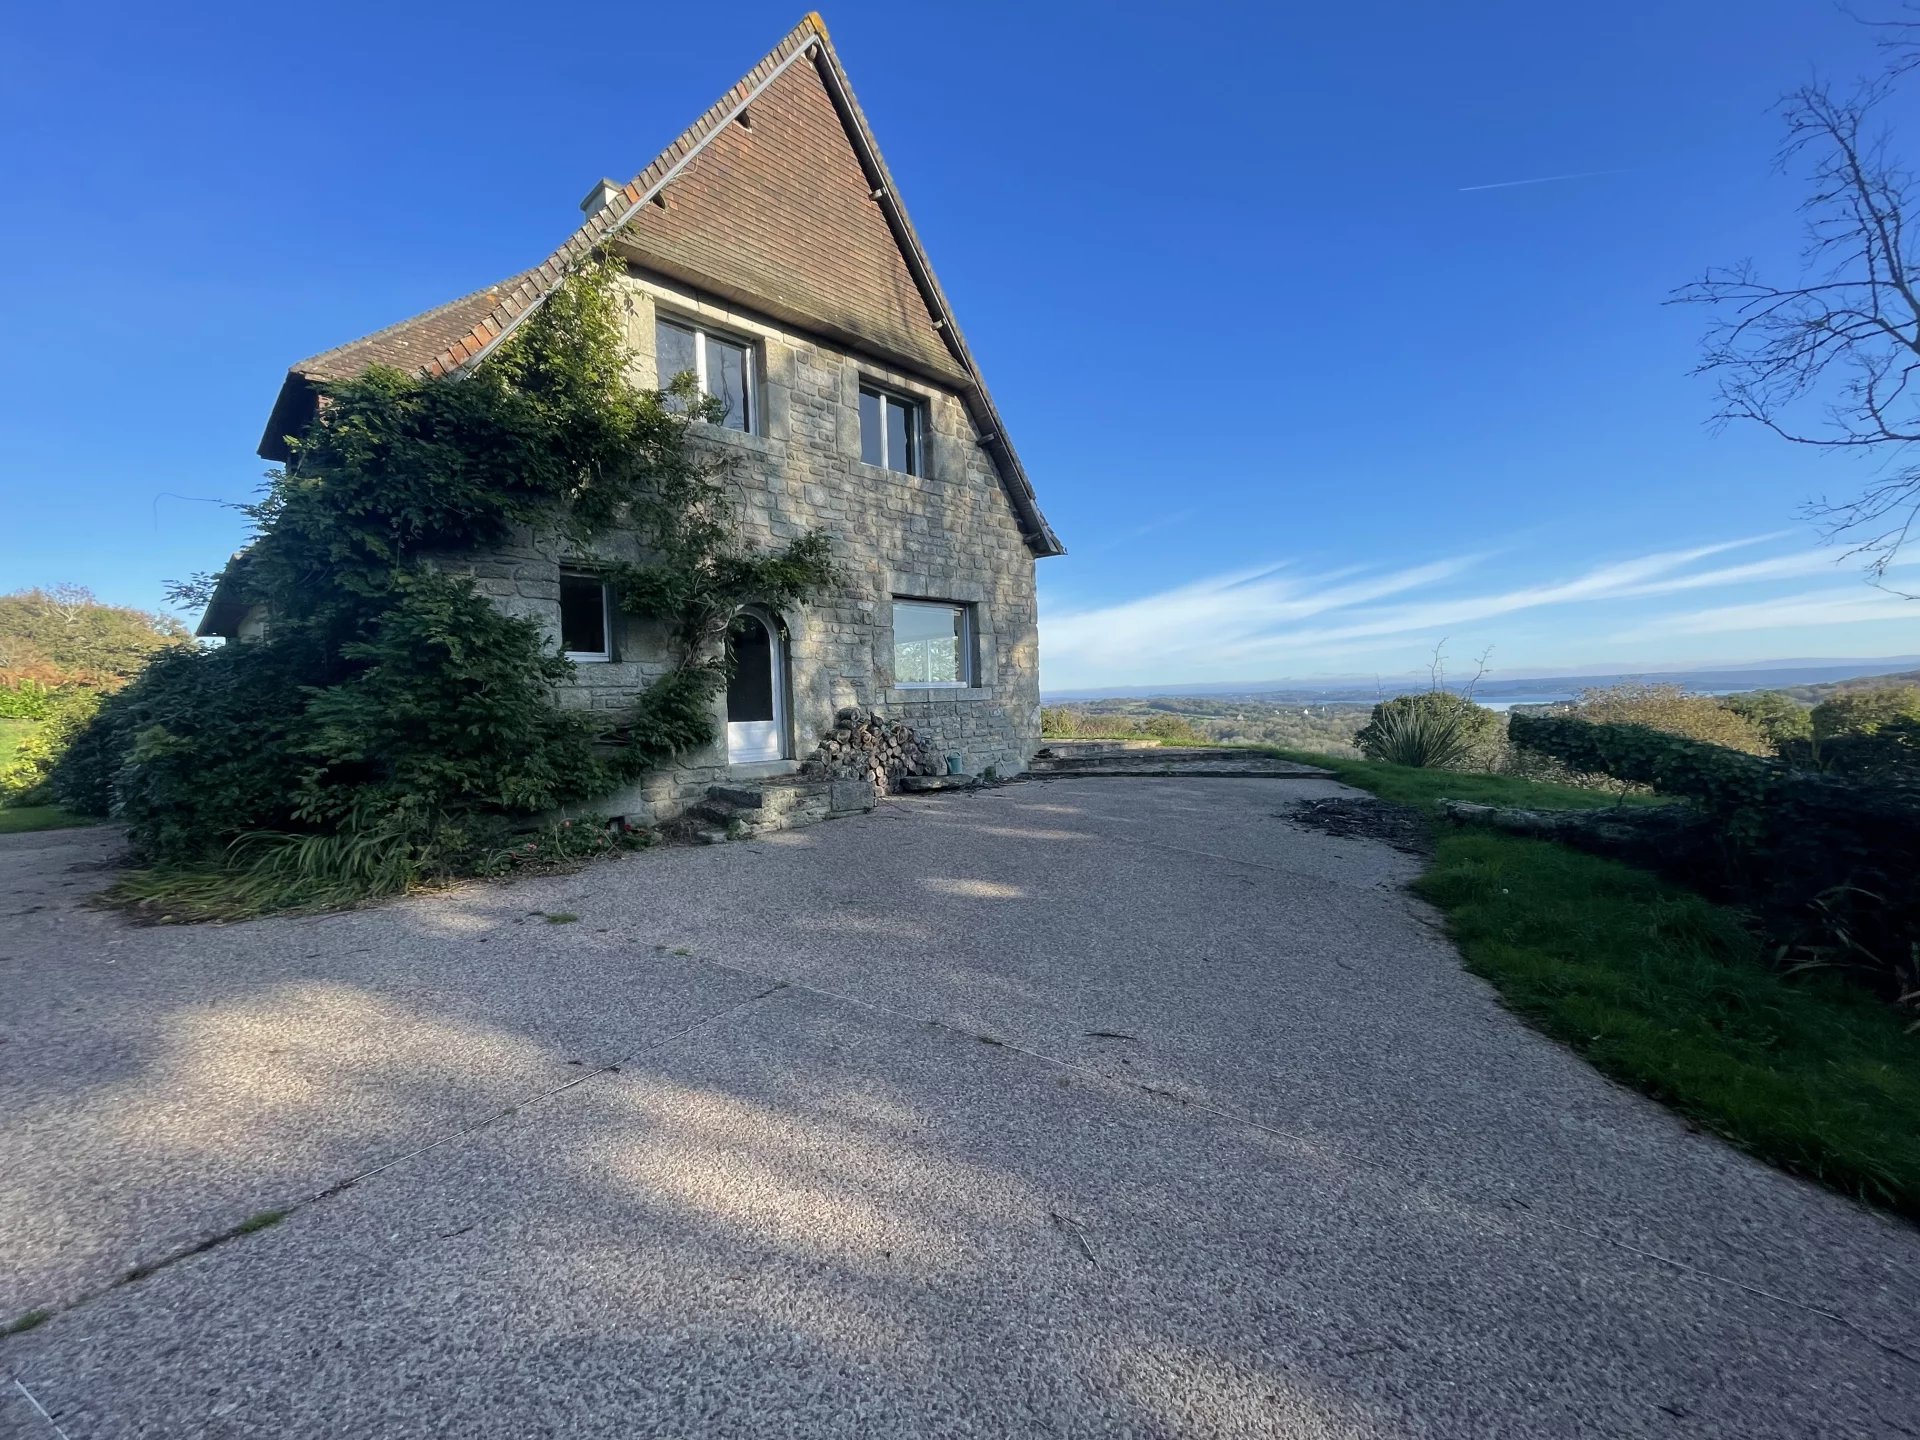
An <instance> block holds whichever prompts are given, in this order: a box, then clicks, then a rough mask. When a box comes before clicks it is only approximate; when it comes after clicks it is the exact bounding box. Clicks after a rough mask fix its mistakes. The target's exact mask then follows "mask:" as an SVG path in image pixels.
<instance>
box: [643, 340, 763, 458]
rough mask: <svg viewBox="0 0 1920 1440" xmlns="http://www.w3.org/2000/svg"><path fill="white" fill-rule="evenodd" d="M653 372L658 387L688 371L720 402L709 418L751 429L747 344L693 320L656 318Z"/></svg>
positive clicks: (750, 354)
mask: <svg viewBox="0 0 1920 1440" xmlns="http://www.w3.org/2000/svg"><path fill="white" fill-rule="evenodd" d="M653 355H654V366H655V374H656V375H657V377H658V379H659V384H660V388H661V389H663V390H664V389H666V387H667V386H668V385H670V384H671V383H673V380H674V379H675V377H676V376H680V375H692V376H693V378H694V379H695V380H696V381H698V382H699V385H700V393H701V394H703V395H707V396H711V397H712V398H713V399H715V400H718V401H719V402H720V403H721V405H722V406H724V407H725V412H724V413H723V414H722V415H721V416H720V418H719V419H718V420H717V421H715V422H714V423H715V424H717V425H721V426H724V427H725V428H726V429H728V430H744V431H747V432H748V433H749V434H751V433H752V432H753V428H754V424H755V416H754V403H755V402H754V387H753V346H751V345H749V344H748V343H746V342H745V341H742V340H735V339H733V338H732V337H731V336H727V335H715V334H713V333H712V332H710V331H708V330H706V329H704V328H702V327H701V326H698V325H683V324H681V323H680V322H679V321H676V320H658V321H656V322H655V324H654V330H653Z"/></svg>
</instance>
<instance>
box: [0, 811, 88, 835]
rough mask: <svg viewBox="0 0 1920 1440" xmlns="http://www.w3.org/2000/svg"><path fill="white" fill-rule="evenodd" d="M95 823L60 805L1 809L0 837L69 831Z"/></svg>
mask: <svg viewBox="0 0 1920 1440" xmlns="http://www.w3.org/2000/svg"><path fill="white" fill-rule="evenodd" d="M94 823H95V822H94V821H93V820H91V819H89V818H88V817H87V816H85V815H75V814H73V813H72V812H71V811H67V810H62V809H61V808H60V807H59V806H58V805H22V806H19V807H17V808H12V809H5V808H0V835H20V834H24V833H25V832H27V831H28V830H67V829H71V828H72V827H74V826H76V825H92V824H94Z"/></svg>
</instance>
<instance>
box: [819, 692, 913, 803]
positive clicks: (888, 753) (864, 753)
mask: <svg viewBox="0 0 1920 1440" xmlns="http://www.w3.org/2000/svg"><path fill="white" fill-rule="evenodd" d="M801 768H802V769H803V770H804V771H805V772H806V773H808V774H813V775H825V776H828V777H830V778H832V779H835V780H865V781H866V782H867V783H868V784H870V785H872V786H873V790H874V793H875V794H876V795H886V794H888V793H890V792H891V791H892V790H893V789H894V788H895V782H897V781H898V780H899V778H900V777H901V776H902V775H942V774H945V773H946V768H947V764H946V757H945V756H944V755H940V754H938V753H936V752H935V751H934V749H933V747H932V746H931V745H930V744H928V743H927V742H926V741H925V740H923V739H922V738H921V737H920V736H919V735H918V734H917V733H915V731H914V729H913V727H912V726H911V725H902V724H901V723H900V722H899V721H897V720H889V719H887V718H886V716H884V715H882V714H880V713H879V712H878V711H874V710H867V709H863V708H862V707H860V706H858V705H850V706H848V707H847V708H846V709H844V710H841V711H840V712H838V713H837V714H836V715H835V716H834V717H833V729H831V730H829V731H828V732H827V733H826V735H825V736H824V737H822V739H821V741H820V744H819V746H818V747H817V748H816V749H815V750H814V752H813V754H812V755H811V756H809V757H808V758H807V761H806V764H805V765H804V766H802V767H801Z"/></svg>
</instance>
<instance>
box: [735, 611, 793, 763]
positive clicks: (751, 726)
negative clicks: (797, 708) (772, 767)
mask: <svg viewBox="0 0 1920 1440" xmlns="http://www.w3.org/2000/svg"><path fill="white" fill-rule="evenodd" d="M740 616H746V617H748V618H750V619H752V620H753V621H754V622H755V623H756V624H758V625H760V626H762V627H764V628H765V630H766V632H767V640H768V645H767V663H768V664H769V665H770V666H771V667H772V669H773V674H772V675H771V676H770V677H769V679H770V680H771V681H772V686H773V719H771V720H743V721H735V720H732V719H729V720H728V721H727V722H726V724H727V763H728V764H729V765H765V764H769V763H771V762H773V761H777V760H787V759H791V758H792V755H793V745H792V740H793V737H792V734H791V733H790V729H791V727H790V726H789V723H788V715H789V711H790V707H789V705H788V704H787V691H788V683H789V682H788V672H789V669H790V668H791V667H790V663H789V658H788V653H787V627H786V626H785V625H783V624H781V623H780V620H779V618H778V617H777V616H775V615H773V614H772V613H771V612H769V611H767V610H765V609H763V608H762V607H761V606H758V605H746V606H743V607H741V609H740V612H739V615H736V616H735V619H738V618H740ZM728 623H729V628H731V624H732V622H731V621H730V622H728Z"/></svg>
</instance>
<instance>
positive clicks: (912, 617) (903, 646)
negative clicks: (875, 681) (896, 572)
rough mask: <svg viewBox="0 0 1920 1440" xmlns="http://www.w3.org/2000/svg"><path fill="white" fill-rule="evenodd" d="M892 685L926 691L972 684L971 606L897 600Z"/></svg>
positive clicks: (935, 601)
mask: <svg viewBox="0 0 1920 1440" xmlns="http://www.w3.org/2000/svg"><path fill="white" fill-rule="evenodd" d="M893 683H894V684H895V685H902V686H908V687H918V688H925V689H937V688H940V687H961V686H967V685H971V684H973V612H972V609H971V607H970V606H966V605H954V604H949V603H947V602H945V601H939V600H895V601H894V602H893Z"/></svg>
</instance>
